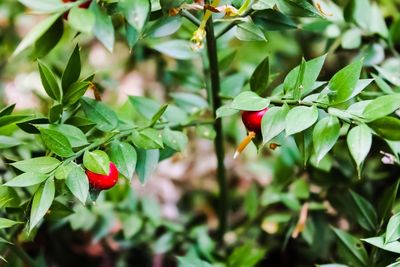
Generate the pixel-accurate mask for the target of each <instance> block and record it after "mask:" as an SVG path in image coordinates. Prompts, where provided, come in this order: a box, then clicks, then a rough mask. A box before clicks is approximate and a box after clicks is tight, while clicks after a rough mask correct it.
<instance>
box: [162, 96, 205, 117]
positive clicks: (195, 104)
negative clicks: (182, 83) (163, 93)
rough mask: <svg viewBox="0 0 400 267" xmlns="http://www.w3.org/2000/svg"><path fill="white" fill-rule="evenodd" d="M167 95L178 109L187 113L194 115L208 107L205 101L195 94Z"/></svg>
mask: <svg viewBox="0 0 400 267" xmlns="http://www.w3.org/2000/svg"><path fill="white" fill-rule="evenodd" d="M169 95H170V96H171V97H172V98H173V99H174V100H175V103H176V104H177V105H178V106H179V107H181V108H182V109H184V110H185V111H187V112H188V113H195V112H198V111H199V110H201V109H206V108H207V107H208V103H207V101H206V100H205V99H204V98H203V97H201V96H199V95H197V94H192V93H184V92H179V93H170V94H169ZM167 111H168V110H167Z"/></svg>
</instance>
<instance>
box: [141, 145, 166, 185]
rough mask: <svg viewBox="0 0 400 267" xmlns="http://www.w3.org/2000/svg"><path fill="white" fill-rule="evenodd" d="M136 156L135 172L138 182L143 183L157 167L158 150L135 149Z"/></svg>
mask: <svg viewBox="0 0 400 267" xmlns="http://www.w3.org/2000/svg"><path fill="white" fill-rule="evenodd" d="M137 156H138V161H137V164H136V173H137V175H138V177H139V180H140V182H141V183H142V184H145V183H146V182H147V181H148V179H149V178H150V175H151V174H152V173H153V172H154V171H155V169H156V167H157V164H158V159H159V157H160V151H159V150H158V149H150V150H144V149H137Z"/></svg>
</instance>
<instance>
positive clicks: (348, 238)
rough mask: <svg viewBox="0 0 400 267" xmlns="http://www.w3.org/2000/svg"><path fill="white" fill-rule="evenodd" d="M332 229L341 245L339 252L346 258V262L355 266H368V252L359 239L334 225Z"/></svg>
mask: <svg viewBox="0 0 400 267" xmlns="http://www.w3.org/2000/svg"><path fill="white" fill-rule="evenodd" d="M332 230H333V232H334V233H335V235H336V237H337V239H338V241H339V244H340V245H341V249H342V250H341V252H342V253H343V254H344V255H343V256H345V258H346V263H348V264H349V265H350V266H355V267H365V266H368V254H367V251H366V250H365V248H364V246H363V244H362V243H361V242H360V240H359V239H358V238H356V237H354V236H352V235H350V234H349V233H347V232H345V231H343V230H340V229H337V228H334V227H332Z"/></svg>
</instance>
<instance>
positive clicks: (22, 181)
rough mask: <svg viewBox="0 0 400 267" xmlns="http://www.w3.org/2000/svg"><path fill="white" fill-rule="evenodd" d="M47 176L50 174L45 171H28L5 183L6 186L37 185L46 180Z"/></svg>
mask: <svg viewBox="0 0 400 267" xmlns="http://www.w3.org/2000/svg"><path fill="white" fill-rule="evenodd" d="M47 177H48V176H47V175H46V174H43V173H34V172H26V173H23V174H20V175H18V176H16V177H14V178H13V179H11V180H10V181H8V182H7V183H5V184H4V186H9V187H27V186H32V185H37V184H40V183H42V182H43V181H44V180H46V178H47Z"/></svg>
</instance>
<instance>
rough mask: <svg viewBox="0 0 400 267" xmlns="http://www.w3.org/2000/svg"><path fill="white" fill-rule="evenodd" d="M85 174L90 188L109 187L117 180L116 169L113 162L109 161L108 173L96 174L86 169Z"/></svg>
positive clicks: (101, 188) (102, 188)
mask: <svg viewBox="0 0 400 267" xmlns="http://www.w3.org/2000/svg"><path fill="white" fill-rule="evenodd" d="M86 176H87V178H88V180H89V184H90V186H91V187H92V188H94V189H97V190H104V189H110V188H111V187H113V186H114V185H115V184H116V183H117V181H118V169H117V166H115V164H114V163H112V162H110V172H109V173H108V175H105V174H98V173H94V172H91V171H89V170H86Z"/></svg>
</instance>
